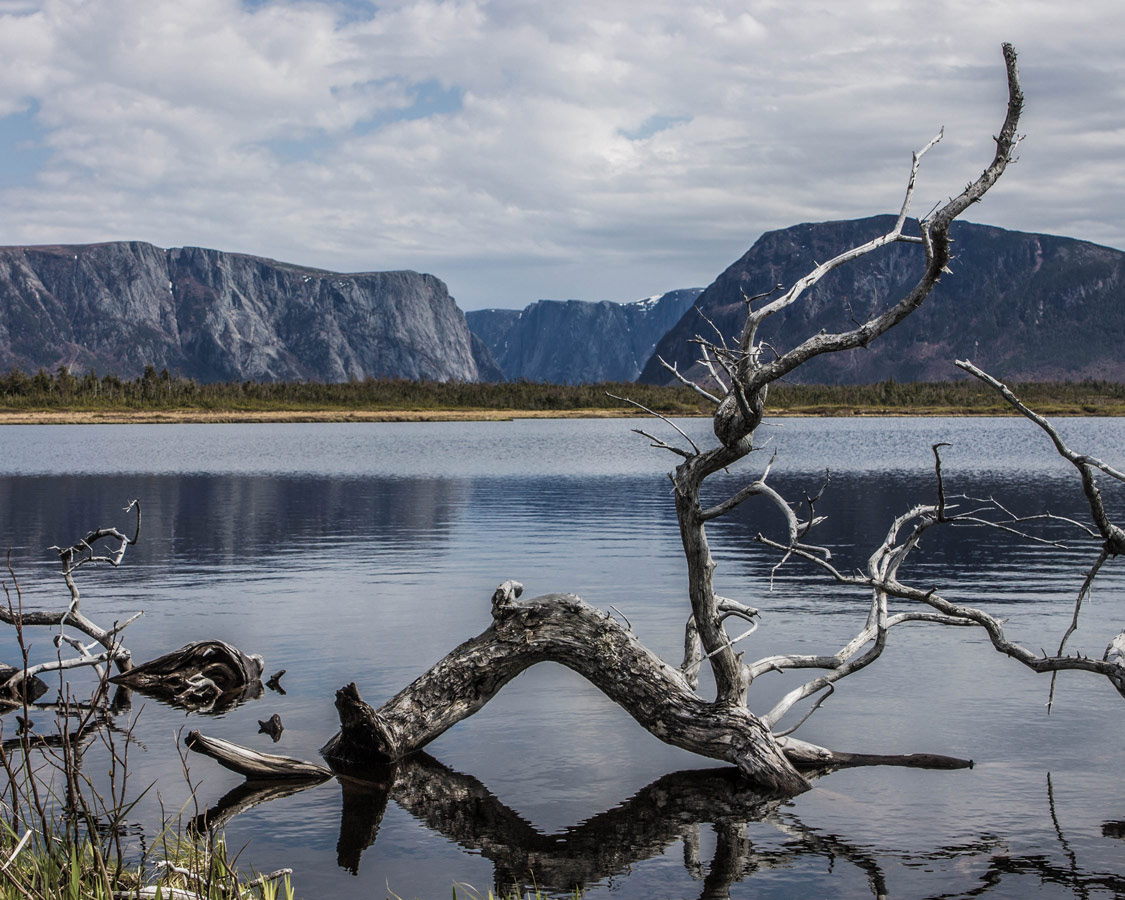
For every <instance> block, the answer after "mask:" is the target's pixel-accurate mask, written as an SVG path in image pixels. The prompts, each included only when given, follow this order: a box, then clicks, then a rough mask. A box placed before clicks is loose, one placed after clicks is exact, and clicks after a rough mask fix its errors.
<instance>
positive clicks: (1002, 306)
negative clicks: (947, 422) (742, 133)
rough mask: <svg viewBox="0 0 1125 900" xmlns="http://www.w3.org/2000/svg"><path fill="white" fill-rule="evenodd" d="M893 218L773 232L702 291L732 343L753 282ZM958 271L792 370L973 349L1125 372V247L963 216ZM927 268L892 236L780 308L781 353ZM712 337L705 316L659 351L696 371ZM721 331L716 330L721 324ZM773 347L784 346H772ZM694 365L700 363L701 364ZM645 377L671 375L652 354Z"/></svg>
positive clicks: (898, 363)
mask: <svg viewBox="0 0 1125 900" xmlns="http://www.w3.org/2000/svg"><path fill="white" fill-rule="evenodd" d="M893 223H894V217H893V216H876V217H873V218H869V219H859V220H853V221H844V222H823V223H819V224H806V225H797V226H794V227H792V228H786V229H782V230H780V231H772V232H768V233H766V234H764V235H762V237H761V238H760V239H759V240H758V241H757V242H756V243H755V244H754V246H753V247H751V248H750V249H749V250H748V251H747V252H746V254H745V255H744V256H743V257H742V258H741V259H739V260H738V261H737V262H735V263H734V264H733V265H732V266H730V268H728V269H727V270H726V271H725V272H723V273H722V274H721V275H720V276H719V277H718V278H717V279H716V280H715V282H714V283H713V284H712V285H711V286H710V287H708V288H707V290H705V291H704V292H703V294H702V295H701V296H700V297H699V300H698V302H697V304H696V305H697V306H698V307H699V309H700V310H701V311H702V312H703V313H704V314H705V315H706V316H707V317H708V318H710V319H711V320H712V321H713V322H714V323H715V325H716V326H717V327H718V328H719V330H720V331H721V332H722V333H723V334H724V335H725V336H726V339H727V340H728V341H732V340H735V338H736V335H737V334H738V333H739V331H740V329H741V325H742V321H743V315H744V304H743V300H742V292H743V291H745V292H746V294H747V295H749V296H753V295H754V294H757V293H761V292H763V291H767V290H769V289H770V288H772V287H773V286H774V285H776V284H782V285H784V286H786V287H788V286H789V285H791V284H793V282H794V281H796V280H797V279H798V278H800V277H802V276H804V275H805V274H807V273H808V272H809V271H810V270H811V269H812V268H813V266H814V265H815V264H816V262H824V261H826V260H828V259H830V258H832V257H833V256H835V255H836V254H838V253H840V252H841V251H843V250H845V249H847V248H850V247H854V246H857V245H859V244H861V243H863V242H865V241H867V240H869V239H871V238H872V237H875V236H877V235H879V234H882V233H885V232H886V231H888V230H890V228H891V227H892V225H893ZM951 235H952V237H953V239H954V241H955V243H954V245H953V253H954V258H953V261H952V263H951V265H950V268H951V269H952V270H953V274H952V275H945V276H943V277H942V280H941V282H940V283H939V284H938V285H937V287H936V288H935V289H934V291H933V294H932V295H931V296H930V297H929V299H927V300H926V302H925V303H924V304H923V305H922V307H921V308H920V309H918V310H917V311H916V312H914V313H913V314H912V315H911V316H910V317H909V318H907V319H906V320H905V321H904V322H902V323H901V324H900V325H898V326H897V327H895V328H893V329H891V330H890V331H889V332H887V333H886V334H884V335H883V336H882V337H880V338H878V339H876V340H875V341H873V342H872V344H871V345H870V346H869V347H868V348H866V349H863V348H861V349H857V350H851V351H847V352H844V353H835V354H827V355H825V356H821V357H819V358H818V359H816V360H813V361H812V362H810V363H809V364H808V365H806V366H803V367H802V368H801V369H800V371H799V372H795V373H793V375H794V378H795V380H799V381H802V382H805V383H816V382H820V383H832V382H836V383H873V382H878V381H883V380H884V379H886V378H893V379H895V380H898V381H940V380H948V379H951V378H955V377H957V376H958V375H959V374H960V373H959V372H958V370H957V369H955V368H954V367H953V360H954V359H955V358H965V357H967V358H970V359H972V360H973V361H974V362H976V363H977V364H978V365H980V366H982V367H983V368H985V369H987V370H988V371H989V372H991V373H993V374H994V375H997V376H998V377H1002V378H1007V379H1012V380H1048V379H1058V380H1079V379H1082V378H1087V377H1090V378H1103V379H1110V380H1115V381H1125V353H1122V352H1121V347H1122V346H1123V344H1125V253H1122V252H1121V251H1118V250H1112V249H1110V248H1108V247H1100V246H1097V245H1096V244H1089V243H1086V242H1084V241H1077V240H1072V239H1070V238H1062V237H1053V236H1050V235H1043V234H1029V233H1024V232H1018V231H1007V230H1005V229H1002V228H993V227H990V226H987V225H974V224H972V223H969V222H955V223H954V224H953V227H952V229H951ZM922 269H923V256H922V248H921V247H920V246H918V245H916V244H893V245H891V246H889V247H885V248H883V249H881V250H878V251H876V252H875V253H872V254H870V255H868V256H866V257H864V258H863V259H861V260H858V261H856V262H853V263H850V264H848V265H845V266H843V267H841V268H840V269H837V270H836V271H834V272H833V273H832V274H830V275H829V276H827V277H826V278H825V279H824V280H823V281H821V282H820V283H819V284H818V285H817V286H816V287H814V288H812V289H811V290H810V291H808V292H807V293H806V294H805V296H804V297H803V298H802V299H801V300H799V301H798V302H797V303H796V304H794V305H793V306H791V307H789V309H787V310H785V311H784V312H781V313H778V314H776V315H774V316H772V317H771V318H770V319H768V320H767V321H766V323H765V324H764V325H763V326H762V328H761V331H760V337H761V338H762V339H763V340H765V341H766V342H767V343H768V344H769V346H770V347H771V348H772V350H773V351H776V352H778V353H783V352H785V351H786V350H788V349H791V348H792V347H793V346H795V345H796V344H797V343H799V342H800V341H802V340H803V339H804V338H806V337H808V336H810V335H813V334H816V333H818V332H819V331H821V330H822V329H826V330H827V331H828V332H830V333H834V332H839V331H844V330H848V329H850V328H853V327H855V322H856V321H859V322H862V321H863V320H864V319H865V318H866V317H867V316H869V315H870V314H871V313H872V312H873V311H880V310H882V309H884V308H886V307H887V306H888V305H890V304H892V303H894V302H895V301H896V300H897V299H898V298H899V297H900V296H902V294H903V293H904V292H905V291H906V290H907V289H909V288H910V287H911V286H913V284H914V283H915V281H916V280H917V278H918V276H919V274H920V273H921V271H922ZM706 333H712V332H711V329H710V326H709V325H707V324H706V323H703V322H702V319H701V317H700V316H699V315H698V314H697V313H694V312H689V313H688V314H686V315H685V316H684V317H683V318H682V319H681V320H680V321H679V322H678V323H677V324H676V325H675V327H673V328H672V329H671V330H670V331H669V332H668V333H667V334H666V335H665V336H664V337H663V338H662V339H661V340H660V342H659V344H658V345H657V348H656V353H658V354H660V355H661V356H663V357H664V358H665V359H666V360H668V361H669V362H675V363H677V364H678V365H679V368H680V370H681V371H686V370H688V369H689V368H690V367H691V366H692V365H693V364H694V363H695V361H696V360H697V359H698V352H697V351H698V348H697V347H696V345H694V344H689V343H688V341H689V340H690V339H691V338H692V337H693V336H695V335H696V334H706ZM712 334H713V333H712ZM771 352H772V351H771ZM698 370H699V367H698V365H696V367H695V369H694V370H693V371H695V372H696V373H698ZM640 380H641V381H646V382H649V383H655V384H661V383H671V381H670V377H669V376H668V373H667V372H666V371H665V370H664V369H663V368H662V367H661V366H660V364H659V362H658V361H657V360H656V359H655V358H653V359H650V360H649V361H648V364H647V365H646V366H645V368H644V371H643V372H642V374H641V376H640Z"/></svg>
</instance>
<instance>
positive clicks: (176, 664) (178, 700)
mask: <svg viewBox="0 0 1125 900" xmlns="http://www.w3.org/2000/svg"><path fill="white" fill-rule="evenodd" d="M262 666H263V662H262V657H260V656H258V655H256V654H255V655H247V654H245V653H243V652H242V651H241V650H239V649H238V648H237V647H233V646H231V645H230V644H228V643H226V642H225V641H194V642H192V643H190V644H185V645H184V646H183V647H181V648H180V649H179V650H174V651H172V652H171V653H166V654H164V655H163V656H158V657H157V658H156V659H151V660H149V661H148V662H146V663H141V664H140V665H135V666H133V667H132V668H131V669H130V670H129V671H128V672H123V673H121V674H120V675H115V676H114V677H113V678H111V679H110V681H112V682H113V683H114V684H119V685H122V686H123V687H127V688H130V689H132V690H135V691H139V692H141V693H142V694H147V695H148V696H150V697H156V698H157V699H159V700H164V701H166V702H168V703H172V704H175V705H177V706H181V707H183V708H185V709H190V710H192V711H196V712H203V711H206V712H215V711H219V710H223V709H229V708H230V707H231V706H233V705H234V704H235V703H238V702H240V701H242V700H252V699H257V698H258V697H260V696H261V695H262V693H263V689H262V682H261V677H262Z"/></svg>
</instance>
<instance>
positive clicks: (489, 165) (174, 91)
mask: <svg viewBox="0 0 1125 900" xmlns="http://www.w3.org/2000/svg"><path fill="white" fill-rule="evenodd" d="M1123 19H1125V15H1123V14H1122V13H1121V12H1119V11H1118V5H1117V4H1116V3H1115V2H1104V3H1098V2H1090V3H1084V4H1081V5H1074V4H1071V5H1066V6H1063V5H1060V4H1057V3H1053V2H1038V3H1035V2H1019V3H1015V2H1000V0H975V2H972V3H970V2H967V0H945V2H941V0H937V2H934V3H930V4H924V5H923V4H916V3H911V2H905V0H904V2H894V0H869V2H866V3H862V4H859V3H856V4H847V5H846V6H845V5H842V4H839V5H830V4H820V3H808V2H790V3H784V4H782V3H779V2H770V0H761V2H754V0H743V2H733V0H731V2H728V0H702V2H698V3H694V4H691V5H685V4H682V3H680V2H672V0H650V2H648V3H646V4H643V5H642V4H636V3H631V2H625V0H600V2H592V0H573V2H570V3H566V4H559V3H546V2H533V0H495V2H486V0H462V2H457V0H453V2H437V0H398V2H392V3H386V4H383V3H381V4H379V5H378V7H377V8H376V6H375V5H373V4H372V5H370V6H365V5H364V4H362V3H357V2H355V0H352V2H350V3H348V4H347V5H346V6H345V5H339V4H334V3H332V2H307V0H306V2H284V0H274V2H265V3H260V4H256V5H254V6H253V7H249V6H245V5H243V4H241V3H239V2H237V0H194V2H192V3H183V2H170V0H98V2H96V3H95V2H90V0H42V2H39V3H32V2H30V0H29V2H22V0H21V2H19V3H11V2H8V3H0V117H2V116H11V115H12V114H17V113H21V112H22V113H23V115H24V116H26V115H27V111H28V110H33V111H34V116H33V118H34V122H35V125H36V130H37V133H36V136H35V137H36V139H37V140H41V141H42V143H43V149H44V150H45V151H46V153H45V158H44V160H43V162H42V163H41V164H40V166H39V168H38V170H37V171H34V172H32V173H30V174H26V175H21V176H20V178H22V180H23V183H20V182H19V180H16V181H15V183H13V179H12V178H3V177H0V184H4V185H10V186H9V187H7V188H6V189H4V190H3V191H0V204H2V206H3V209H4V210H5V215H4V216H3V217H2V219H0V241H2V242H4V243H31V242H55V241H75V242H79V241H97V240H107V239H118V238H122V239H124V238H129V239H143V240H150V241H152V242H154V243H157V244H161V245H165V246H168V245H176V244H203V245H207V246H215V247H220V248H224V249H232V250H241V251H245V252H252V253H258V254H263V255H269V256H273V257H277V258H281V259H288V260H291V261H294V262H299V263H304V264H310V265H322V266H326V267H339V268H345V269H376V268H406V267H409V268H416V269H421V270H425V271H431V272H433V273H435V274H437V275H438V276H440V277H442V278H444V279H445V280H446V281H447V282H448V283H449V284H450V288H451V290H452V292H453V293H454V294H455V295H456V296H458V298H459V300H460V301H461V302H462V304H463V305H465V306H466V307H470V308H471V307H475V306H481V305H510V306H517V305H523V304H524V303H527V302H530V301H531V300H534V299H537V298H538V297H543V296H550V297H566V296H579V297H587V298H590V299H595V298H602V297H613V298H617V299H632V298H635V297H640V296H645V295H647V294H652V293H657V292H660V291H663V290H666V289H670V288H674V287H682V286H687V285H691V284H705V283H707V282H709V281H710V280H711V279H712V278H713V277H714V276H715V275H716V274H718V272H719V271H721V269H722V268H724V267H725V266H726V265H727V264H728V263H729V262H731V261H732V260H733V259H734V258H736V257H737V256H738V255H739V254H740V253H741V252H742V251H744V250H745V248H746V247H747V246H749V244H750V243H751V242H752V241H753V240H754V239H755V238H756V237H757V236H758V234H760V233H761V231H763V230H765V229H768V228H775V227H782V226H785V225H789V224H793V223H795V222H797V221H807V220H815V219H825V218H840V217H847V216H858V215H867V214H871V213H875V212H883V211H889V210H892V209H894V208H896V207H897V204H898V202H899V194H900V191H901V187H902V182H903V178H904V176H905V172H906V169H907V166H908V165H909V154H910V152H911V150H913V149H915V148H917V147H918V146H921V144H923V143H924V142H925V141H926V140H928V139H929V137H930V136H932V134H933V133H934V132H935V131H936V130H937V128H938V127H939V126H941V125H945V126H946V135H947V136H946V139H945V140H944V141H943V143H942V145H941V146H939V148H937V149H936V150H935V151H934V153H933V154H932V155H931V156H930V157H927V168H926V170H925V172H924V177H923V181H922V184H921V185H920V188H919V199H918V203H919V205H920V206H921V205H924V204H926V203H928V202H931V201H933V200H936V199H940V198H942V197H944V196H945V195H947V194H948V193H950V192H951V191H954V190H956V189H958V188H959V187H960V186H961V185H962V184H963V183H964V182H965V181H966V180H968V179H969V178H970V177H972V176H974V175H975V174H976V173H977V172H978V171H979V170H980V168H981V167H983V165H984V164H985V163H986V162H987V161H988V159H989V157H990V154H991V146H992V145H991V135H992V134H994V133H995V131H996V129H997V127H998V126H999V122H1000V120H1001V118H1002V115H1003V104H1004V85H1003V67H1002V63H1001V59H1000V53H999V44H1000V41H1001V40H1011V41H1013V42H1014V43H1015V44H1016V46H1017V49H1019V50H1020V52H1021V65H1022V69H1023V72H1024V79H1025V88H1026V92H1027V96H1028V106H1027V114H1026V117H1025V120H1024V129H1023V130H1025V131H1026V132H1027V133H1028V139H1027V141H1026V142H1025V144H1024V145H1023V147H1022V159H1021V162H1020V164H1019V165H1018V166H1016V167H1014V168H1013V169H1012V170H1010V171H1009V173H1008V174H1007V175H1006V176H1005V180H1004V182H1002V183H1001V185H1000V186H999V187H998V188H997V190H996V191H995V192H994V194H993V195H990V197H989V199H988V201H987V202H986V204H984V205H982V206H981V207H980V208H978V209H975V210H974V211H973V212H974V216H973V217H974V218H975V219H977V220H979V221H988V222H992V223H995V224H999V225H1004V226H1007V227H1018V228H1023V229H1025V230H1043V231H1053V232H1056V233H1068V234H1072V235H1073V236H1076V237H1082V238H1087V239H1092V240H1096V241H1100V242H1104V243H1110V244H1113V245H1117V246H1125V219H1123V214H1122V213H1121V209H1122V208H1123V207H1125V204H1123V203H1122V202H1121V201H1122V196H1121V194H1122V187H1121V185H1122V183H1123V182H1125V179H1123V177H1122V176H1123V175H1125V163H1123V162H1122V159H1121V154H1120V152H1119V148H1120V145H1121V142H1120V138H1121V129H1122V126H1123V124H1125V123H1122V122H1121V120H1120V110H1121V109H1122V108H1123V105H1122V102H1121V100H1122V94H1123V92H1125V64H1123V63H1122V60H1123V59H1125V53H1123V52H1122V51H1123V50H1125V46H1123V45H1125V28H1123V27H1121V26H1122V25H1125V21H1123ZM10 121H12V122H18V121H21V120H20V119H18V118H16V117H13V118H12V119H11V120H10ZM4 133H5V132H3V131H2V130H0V135H2V134H4ZM13 140H14V138H13ZM2 149H3V148H0V150H2ZM2 159H3V158H2V156H0V168H2V167H3V161H2ZM24 159H25V160H26V155H25V156H24ZM2 175H3V173H2V171H0V176H2Z"/></svg>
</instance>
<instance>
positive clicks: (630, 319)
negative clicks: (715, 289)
mask: <svg viewBox="0 0 1125 900" xmlns="http://www.w3.org/2000/svg"><path fill="white" fill-rule="evenodd" d="M702 291H703V289H702V288H681V289H679V290H674V291H667V292H665V293H663V294H657V295H655V296H652V297H647V298H645V299H643V300H635V301H633V302H631V303H614V302H612V301H609V300H600V301H589V300H537V301H536V302H534V303H530V304H528V305H527V306H525V307H524V308H523V309H522V310H510V309H481V310H471V311H469V312H468V313H466V314H465V318H466V320H467V321H468V323H469V329H470V330H471V331H472V332H473V333H474V334H476V335H478V336H479V337H480V338H481V340H482V341H483V342H484V343H485V345H486V346H487V347H488V349H489V351H490V352H491V353H492V356H493V357H494V358H495V360H496V362H497V363H498V364H499V365H500V368H501V370H502V371H503V373H504V377H505V378H507V379H508V380H511V381H518V380H520V379H524V380H527V381H543V382H552V383H555V384H589V383H595V382H602V381H633V380H635V379H636V377H637V376H638V375H639V374H640V372H641V369H642V368H643V367H644V364H645V362H646V361H647V360H648V358H649V356H650V355H651V354H652V350H653V348H654V347H655V346H656V343H657V341H659V340H660V338H661V337H662V336H663V335H664V334H665V332H667V330H668V329H669V328H671V327H672V325H673V324H675V322H677V321H678V320H679V319H680V317H681V316H682V315H683V313H684V311H685V310H686V309H687V308H688V307H690V306H691V304H692V303H694V302H695V299H696V298H697V297H698V296H699V295H700V294H701V293H702Z"/></svg>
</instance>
